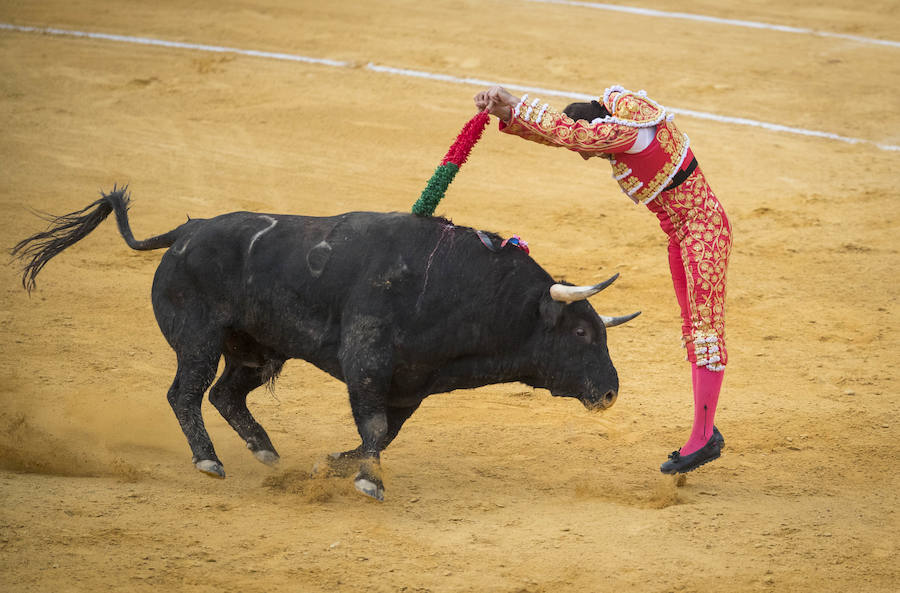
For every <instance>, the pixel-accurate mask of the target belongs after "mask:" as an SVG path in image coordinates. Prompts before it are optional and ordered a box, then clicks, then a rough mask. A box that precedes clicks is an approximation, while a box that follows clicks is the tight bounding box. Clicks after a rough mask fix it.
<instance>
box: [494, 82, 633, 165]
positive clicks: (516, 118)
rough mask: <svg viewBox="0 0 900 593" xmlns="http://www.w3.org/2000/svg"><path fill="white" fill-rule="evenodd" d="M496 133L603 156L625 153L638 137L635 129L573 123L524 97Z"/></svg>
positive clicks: (561, 114) (610, 124)
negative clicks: (499, 132)
mask: <svg viewBox="0 0 900 593" xmlns="http://www.w3.org/2000/svg"><path fill="white" fill-rule="evenodd" d="M500 130H501V131H502V132H506V133H507V134H513V135H515V136H520V137H522V138H525V139H526V140H531V141H532V142H537V143H539V144H546V145H548V146H561V147H563V148H568V149H569V150H575V151H578V152H593V153H604V154H614V153H617V152H624V151H626V150H628V149H629V148H630V147H631V146H632V145H633V144H634V141H635V140H636V139H637V134H638V131H637V128H632V127H629V126H624V125H622V124H618V123H614V122H598V123H596V124H590V123H588V122H586V121H584V120H577V121H576V120H573V119H572V118H571V117H569V116H567V115H566V114H565V113H560V112H558V111H556V110H555V109H553V108H552V107H550V105H549V104H547V103H541V100H540V99H534V100H531V101H529V100H528V95H525V96H523V97H522V100H521V101H519V104H518V105H516V107H515V108H514V109H513V110H512V116H511V117H510V118H509V121H508V122H502V121H501V122H500Z"/></svg>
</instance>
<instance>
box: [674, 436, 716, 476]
mask: <svg viewBox="0 0 900 593" xmlns="http://www.w3.org/2000/svg"><path fill="white" fill-rule="evenodd" d="M724 445H725V439H724V437H722V434H721V433H720V432H719V431H718V430H715V429H713V435H712V436H711V437H709V440H708V441H706V444H705V445H703V446H702V447H700V448H699V449H697V450H696V451H694V452H693V453H691V454H690V455H682V454H681V453H679V452H678V451H672V452H671V453H670V454H669V460H668V461H666V462H665V463H663V464H662V465H661V466H659V471H661V472H662V473H664V474H684V473H687V472H689V471H692V470H695V469H697V468H698V467H700V466H701V465H703V464H704V463H709V462H710V461H713V460H715V459H718V458H719V456H720V455H721V454H722V447H723V446H724Z"/></svg>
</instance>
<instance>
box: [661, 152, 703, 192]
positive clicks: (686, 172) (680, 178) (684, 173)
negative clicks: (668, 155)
mask: <svg viewBox="0 0 900 593" xmlns="http://www.w3.org/2000/svg"><path fill="white" fill-rule="evenodd" d="M696 168H697V159H696V157H695V158H693V159H691V164H689V165H688V166H687V169H681V170H679V171H678V173H675V177H673V178H672V182H671V183H670V184H669V185H667V186H666V189H664V190H663V191H669V190H670V189H675V188H676V187H678V186H679V185H681V184H682V183H684V180H685V179H687V178H688V177H690V176H691V173H693V172H694V169H696Z"/></svg>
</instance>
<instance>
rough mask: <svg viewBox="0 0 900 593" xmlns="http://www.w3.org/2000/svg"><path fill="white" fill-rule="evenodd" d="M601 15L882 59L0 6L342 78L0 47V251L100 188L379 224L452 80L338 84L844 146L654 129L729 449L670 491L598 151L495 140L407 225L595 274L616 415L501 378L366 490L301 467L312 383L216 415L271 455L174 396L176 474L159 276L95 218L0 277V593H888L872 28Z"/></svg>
mask: <svg viewBox="0 0 900 593" xmlns="http://www.w3.org/2000/svg"><path fill="white" fill-rule="evenodd" d="M612 1H613V2H615V1H616V0H612ZM628 1H630V3H631V4H633V5H636V6H641V7H644V8H651V9H656V10H663V11H684V10H689V11H690V12H692V13H696V14H704V15H710V16H716V17H720V18H729V19H742V20H750V21H759V22H766V23H774V24H780V25H788V26H793V27H799V28H806V29H811V30H816V31H826V32H831V33H841V34H849V35H857V36H862V37H867V38H871V39H882V40H888V41H892V42H893V45H890V44H875V43H868V42H865V41H861V40H852V39H847V38H841V37H833V36H823V35H816V34H812V33H790V32H784V31H774V30H769V29H754V28H747V27H738V26H732V25H727V24H723V23H715V22H698V21H692V20H684V19H673V18H663V17H657V16H648V15H640V14H633V13H622V12H612V11H608V10H597V9H592V8H588V7H584V6H576V5H571V4H552V3H546V2H529V1H526V0H491V1H474V0H470V1H457V2H448V1H443V0H438V1H433V2H432V1H421V0H418V1H412V0H387V1H384V2H364V1H346V2H333V3H328V2H320V1H307V2H296V1H289V0H268V1H259V2H252V1H250V0H230V1H224V2H213V1H211V0H198V1H195V2H187V3H186V2H179V1H174V0H163V1H160V2H153V3H150V2H140V1H138V0H122V1H119V2H115V3H113V2H99V1H96V0H68V1H66V2H62V1H58V0H51V1H46V2H39V3H37V2H4V3H2V4H0V22H2V23H7V24H13V25H19V26H35V27H55V28H59V29H68V30H77V31H90V32H100V33H108V34H118V35H127V36H133V37H147V38H154V39H164V40H171V41H181V42H190V43H199V44H209V45H217V46H227V47H233V48H243V49H255V50H262V51H268V52H283V53H287V54H295V55H303V56H310V57H316V58H327V59H334V60H343V61H348V62H351V63H352V67H335V66H329V65H324V64H316V63H303V62H296V61H286V60H275V59H267V58H264V57H253V56H248V55H240V54H234V53H212V52H209V51H201V50H196V49H185V48H176V47H168V48H167V47H159V46H148V45H137V44H132V43H123V42H118V41H114V40H109V39H90V38H84V37H81V38H79V37H73V36H67V35H50V34H41V33H39V32H23V31H17V30H9V29H6V30H2V29H0V122H2V124H3V131H2V134H0V214H2V217H0V237H2V239H3V245H4V248H7V249H8V248H9V247H11V246H12V245H13V244H15V242H17V241H18V240H20V239H22V238H24V237H25V236H27V235H30V234H32V233H34V232H36V231H38V230H41V229H42V228H43V227H42V223H41V222H40V220H39V219H37V218H35V217H34V216H33V214H32V213H31V212H30V211H29V209H34V210H39V211H49V212H53V213H57V214H61V213H65V212H70V211H73V210H76V209H79V208H81V207H83V206H85V205H87V204H88V203H89V202H91V201H92V200H94V199H95V198H96V197H97V195H98V193H97V192H98V190H99V189H101V188H102V189H105V190H109V189H111V188H112V186H113V184H116V183H118V184H122V183H128V184H130V188H131V190H132V193H133V198H134V205H133V208H132V210H131V221H132V225H133V228H134V229H135V233H136V235H138V236H139V237H147V236H150V235H154V234H158V233H161V232H164V231H166V230H169V229H170V228H173V227H174V226H176V225H177V224H180V223H181V222H182V221H183V220H184V219H185V216H186V215H190V216H191V217H195V218H202V217H208V216H213V215H216V214H219V213H223V212H228V211H232V210H242V209H246V210H259V211H268V212H286V213H301V214H313V215H322V214H336V213H340V212H344V211H348V210H383V211H391V210H408V209H409V208H410V206H411V205H412V203H413V202H414V201H415V199H416V198H417V197H418V195H419V193H420V192H421V190H422V188H423V187H424V184H425V182H426V180H427V179H428V178H429V177H430V175H431V173H432V172H433V170H434V168H435V166H437V164H438V162H439V161H440V158H441V157H442V156H443V154H444V152H445V151H446V150H447V147H448V146H449V145H450V142H451V141H452V140H453V138H454V137H455V136H456V134H457V132H458V131H459V128H460V127H461V126H462V124H463V123H464V122H465V121H466V120H467V119H468V118H469V117H470V116H471V115H473V114H474V108H473V105H472V100H471V98H472V96H473V95H474V94H475V93H476V92H477V91H478V90H480V89H481V86H480V85H477V84H463V83H458V82H454V81H441V80H435V79H433V78H415V77H409V76H401V75H395V74H386V73H382V72H379V71H376V70H373V69H371V68H367V67H366V64H368V63H370V62H372V63H375V64H378V65H383V66H391V67H395V68H407V69H413V70H419V71H423V72H430V73H433V74H446V75H450V76H454V77H460V78H462V77H469V78H474V79H479V80H488V81H498V82H502V83H504V84H507V85H519V86H528V87H541V88H544V89H559V90H565V91H572V92H578V93H590V92H595V93H601V92H602V90H603V89H604V88H605V87H606V86H608V85H610V84H614V83H621V84H623V85H625V86H626V87H629V88H634V89H646V90H647V91H648V92H649V93H650V95H651V96H652V97H654V98H656V99H658V100H659V101H660V102H661V103H662V104H664V105H667V106H670V107H672V108H676V109H682V110H694V111H697V112H702V113H711V114H717V115H721V116H726V117H729V118H746V119H748V120H754V121H759V122H768V123H771V124H779V125H782V126H788V127H793V128H798V129H806V130H814V131H821V132H828V133H832V134H836V135H839V136H843V137H847V138H855V139H859V140H861V142H858V143H849V142H844V141H841V140H838V139H833V138H823V137H815V136H804V135H801V134H797V133H791V132H785V131H777V130H772V129H767V128H764V127H759V126H750V125H738V124H735V123H729V122H728V121H715V120H711V119H704V118H701V117H697V116H691V115H690V114H685V113H682V114H679V115H678V116H677V122H678V123H679V125H680V127H681V128H682V129H683V130H685V131H686V132H687V133H688V134H689V135H690V137H691V141H692V145H693V146H694V147H695V152H696V154H697V156H698V158H699V160H700V163H701V166H702V167H703V169H704V171H705V173H706V175H707V177H708V178H709V180H710V181H711V183H712V185H713V187H714V189H715V191H716V193H717V194H718V195H719V197H720V199H721V200H722V201H723V203H724V204H725V207H726V209H727V211H728V213H729V215H730V217H731V220H732V223H733V225H734V229H735V238H736V240H735V252H734V256H733V260H732V264H731V268H730V270H729V301H728V307H729V312H728V323H729V326H728V332H729V334H728V336H729V352H730V355H731V364H730V365H729V367H728V372H727V375H726V379H725V387H724V390H723V393H722V398H721V403H720V408H719V414H718V416H717V424H718V426H719V427H720V428H721V430H722V432H723V433H724V434H725V437H726V439H727V442H728V445H727V448H726V450H725V454H724V455H723V457H722V458H721V459H720V460H718V461H717V462H715V463H713V464H710V465H708V466H706V467H704V468H703V469H702V470H699V471H697V472H695V473H693V474H690V476H689V477H688V478H687V479H686V481H684V483H681V484H677V483H676V481H675V480H673V478H671V477H667V476H662V475H661V474H660V473H659V472H658V466H659V464H660V463H661V462H662V461H663V460H664V459H665V457H666V454H667V453H668V452H669V451H671V450H672V449H674V448H676V447H677V446H679V445H680V444H681V443H682V442H683V440H684V439H685V438H686V436H687V433H688V431H689V428H690V421H691V395H690V380H689V376H690V375H689V373H688V367H687V365H686V364H685V363H684V362H683V361H682V352H681V350H680V347H679V341H678V334H679V320H678V316H677V310H676V303H675V298H674V296H673V294H672V288H671V284H670V282H671V281H670V279H669V276H668V271H667V267H666V255H665V249H664V246H665V242H664V240H665V238H664V236H663V234H662V233H661V232H660V231H659V228H658V226H657V223H656V220H655V217H653V216H652V215H651V214H650V213H648V212H647V211H646V210H645V209H643V208H640V207H635V206H632V205H631V202H630V201H629V200H628V199H627V198H626V197H624V196H623V195H622V194H621V193H620V192H619V190H618V188H617V187H616V186H615V184H614V182H613V181H611V180H610V179H609V171H608V167H607V166H606V164H605V163H604V162H597V161H593V162H590V163H584V162H583V161H582V160H581V159H579V158H577V156H575V155H572V154H569V153H567V152H566V151H562V150H550V149H548V148H545V147H541V146H538V145H536V144H530V143H526V142H523V141H520V140H517V139H515V138H510V137H507V136H505V135H503V134H499V133H498V132H497V131H496V123H492V127H491V129H490V130H488V131H487V133H486V135H485V137H484V138H483V139H482V141H481V142H480V143H479V144H478V146H476V147H475V150H474V152H473V154H472V156H471V158H470V160H469V162H468V164H467V165H466V166H465V167H464V168H463V170H462V171H461V173H460V174H459V175H458V177H457V179H456V181H455V182H454V184H453V185H452V186H451V188H450V191H449V193H448V195H447V197H446V198H445V199H444V201H443V202H442V203H441V205H440V207H439V209H438V213H439V214H443V215H445V216H448V217H449V218H452V219H453V221H454V222H455V223H457V224H462V225H467V226H474V227H477V228H483V229H488V230H492V231H495V232H498V233H500V234H503V235H505V236H508V235H511V234H518V235H521V236H522V237H524V238H525V239H526V240H527V241H529V243H530V244H531V248H532V251H531V253H532V256H533V257H534V258H535V259H536V260H537V261H538V262H540V263H541V264H542V265H543V266H544V267H545V268H547V269H548V270H549V271H550V272H551V273H552V274H554V276H556V277H557V278H561V279H567V280H570V281H573V282H576V283H582V284H584V283H588V282H592V281H598V280H601V279H603V278H606V277H608V276H610V275H612V274H613V273H615V272H619V273H620V274H621V277H620V279H619V281H618V282H617V283H616V285H615V287H614V288H612V289H610V290H607V291H605V292H604V293H603V294H602V295H601V296H598V297H596V298H595V299H594V300H593V302H594V306H595V308H597V309H598V310H599V311H601V312H603V313H605V314H622V313H627V312H630V311H633V310H636V309H640V310H642V311H643V315H642V316H641V317H639V318H638V319H637V320H635V321H634V322H632V323H630V324H628V325H626V326H623V327H620V328H615V329H613V330H611V331H610V334H609V342H610V351H611V353H612V356H613V360H614V362H615V363H616V366H617V368H618V371H619V375H620V379H621V392H620V397H619V400H618V403H617V404H616V405H615V406H614V407H613V408H612V409H610V410H608V411H607V412H606V413H604V414H590V413H588V412H587V411H585V410H584V409H583V408H582V406H581V404H580V403H578V402H577V401H574V400H562V399H556V398H552V397H551V396H550V395H549V393H547V392H546V391H542V390H532V389H530V388H527V387H525V386H523V385H517V384H514V385H500V386H493V387H490V388H484V389H479V390H474V391H463V392H457V393H454V394H449V395H441V396H435V397H433V398H431V399H429V400H428V401H426V403H425V404H424V405H423V406H422V408H421V409H420V411H419V412H417V414H416V415H415V416H414V417H413V419H412V420H411V421H410V422H409V423H408V424H407V425H406V426H405V427H404V430H403V432H402V433H401V435H400V437H399V438H398V439H397V441H396V442H395V443H394V444H393V445H392V446H391V447H390V448H389V449H388V450H387V452H386V453H385V455H384V467H385V474H386V475H385V479H386V486H387V500H386V501H385V502H384V503H382V504H379V503H376V502H374V501H371V500H368V499H366V498H364V497H362V496H360V495H358V494H357V493H356V492H355V491H354V490H353V488H352V485H351V483H350V481H349V480H346V479H338V478H321V479H310V478H309V477H308V473H309V470H310V468H311V467H312V466H313V465H314V464H315V463H316V461H317V460H319V459H321V458H322V456H323V455H325V454H326V453H329V452H331V451H336V450H342V449H344V448H347V447H348V446H355V444H356V439H357V435H356V430H355V428H354V426H353V423H352V420H351V417H350V409H349V405H348V403H347V396H346V391H345V389H344V386H343V384H341V383H339V382H337V381H335V380H333V379H332V378H330V377H329V376H327V375H325V374H324V373H322V372H320V371H319V370H317V369H316V368H314V367H312V366H310V365H308V364H307V363H304V362H302V361H291V362H289V363H288V364H287V365H286V367H285V371H284V373H283V375H282V379H281V380H280V382H279V384H278V386H277V388H276V392H275V396H273V395H270V394H269V393H267V392H266V391H265V390H264V389H260V390H258V391H256V392H254V393H253V394H252V395H251V400H252V402H251V407H252V409H253V411H254V413H255V414H256V415H257V417H258V418H259V419H260V420H261V422H262V423H263V424H264V425H265V426H266V427H267V429H268V430H269V434H270V435H272V437H273V440H274V441H275V444H276V446H277V447H278V449H279V451H280V453H281V454H282V458H283V460H282V465H281V467H280V468H279V469H277V470H272V469H270V468H268V467H266V466H263V465H261V464H259V463H257V462H256V461H255V460H254V459H253V457H252V456H251V455H250V454H249V453H248V452H247V451H246V449H245V448H244V444H243V443H242V442H241V441H240V439H238V438H237V436H236V435H235V434H234V433H233V432H232V431H231V429H230V428H228V426H227V425H226V424H225V422H224V421H223V420H222V419H221V417H219V416H218V414H216V413H215V411H214V410H212V408H211V407H209V406H208V405H206V404H204V410H205V417H206V421H207V426H208V427H209V430H210V433H211V435H212V438H213V441H214V442H215V443H216V446H217V449H218V452H219V455H220V456H221V457H222V459H223V461H224V463H225V466H226V469H227V471H228V478H227V479H226V480H224V481H218V480H212V479H209V478H207V477H205V476H203V475H202V474H200V473H198V472H197V471H195V470H194V469H193V468H192V466H191V463H190V452H189V449H188V447H187V445H186V443H185V442H184V437H183V436H182V434H181V432H180V430H179V428H178V424H177V422H176V420H175V418H174V416H173V415H172V413H171V410H170V409H169V407H168V404H167V403H166V398H165V393H166V390H167V389H168V386H169V384H170V382H171V379H172V376H173V373H174V368H175V367H174V355H173V353H172V352H171V350H170V349H169V347H168V346H167V344H166V343H165V341H164V339H163V338H162V335H161V334H160V332H159V330H158V328H157V326H156V323H155V320H154V317H153V311H152V309H151V305H150V300H149V291H150V284H151V281H152V277H153V272H154V270H155V267H156V265H157V263H158V261H159V258H160V256H161V252H142V253H138V252H132V251H131V250H129V249H128V248H127V247H126V246H125V244H124V242H123V241H122V239H121V237H120V236H119V235H118V232H117V230H116V228H115V224H113V222H112V221H111V220H109V221H107V222H106V223H104V224H103V225H101V226H100V227H99V228H98V229H97V230H96V231H95V232H94V233H93V234H91V235H90V236H89V237H88V238H87V239H85V240H84V241H82V242H81V243H79V244H78V245H76V246H74V247H72V248H70V249H69V250H68V251H66V252H65V253H63V254H62V255H61V256H59V257H58V258H56V259H55V260H53V261H52V262H51V263H50V264H49V265H48V266H47V268H46V269H45V270H44V272H43V273H42V275H41V276H40V277H39V278H38V285H39V286H38V290H37V291H36V292H34V293H33V294H32V295H31V297H30V298H29V297H28V296H27V295H26V293H25V292H24V291H23V290H22V287H21V285H20V277H19V271H18V268H17V267H16V266H15V265H8V266H3V267H2V268H0V298H2V301H0V331H2V334H0V336H2V340H0V343H2V346H0V349H2V350H0V351H2V357H0V397H2V402H3V404H2V406H0V589H2V590H3V591H5V592H9V593H13V592H26V591H27V592H49V591H53V592H68V591H77V592H81V591H90V592H95V591H135V592H142V591H147V592H150V591H153V592H159V591H209V592H217V593H218V592H240V593H255V592H266V593H268V592H271V591H301V592H356V591H373V592H374V591H378V592H381V591H384V592H400V591H405V592H414V591H415V592H426V591H430V592H434V593H441V592H479V593H495V592H496V593H557V592H569V591H572V592H588V591H618V592H660V593H661V592H668V591H677V592H682V591H697V592H709V591H728V592H731V593H740V592H745V591H803V592H810V593H813V592H814V593H823V592H841V593H843V592H846V591H856V592H893V591H896V590H897V589H898V586H900V585H898V583H900V569H898V565H897V557H898V539H900V535H898V534H900V505H898V501H900V477H898V469H897V465H898V462H900V445H898V443H900V420H898V412H900V404H898V399H897V395H898V385H900V382H898V376H897V373H898V353H900V348H898V346H900V339H898V335H900V334H898V330H900V327H898V325H900V324H898V313H897V311H898V295H900V285H898V276H897V270H898V269H900V256H898V250H900V190H898V171H900V152H898V151H897V150H890V149H889V148H890V147H891V146H893V147H896V146H897V145H900V102H898V99H897V93H898V91H900V47H898V46H897V41H900V7H898V4H897V3H896V2H895V1H893V0H891V1H888V0H875V1H873V2H866V3H857V2H849V1H843V2H842V1H840V0H818V1H816V2H813V1H811V0H801V1H799V2H790V3H784V2H775V1H773V0H766V1H763V2H754V3H747V2H737V1H735V0H726V1H713V0H701V1H700V2H694V3H692V4H691V5H690V7H689V8H685V7H684V5H683V3H681V2H675V1H673V0H628ZM622 2H623V3H625V2H626V0H622ZM546 98H548V99H551V100H552V102H553V103H554V104H556V105H558V106H559V107H562V106H563V105H564V104H565V103H566V102H567V101H566V99H564V98H561V97H546ZM879 145H883V146H879Z"/></svg>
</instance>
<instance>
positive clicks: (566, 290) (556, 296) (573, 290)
mask: <svg viewBox="0 0 900 593" xmlns="http://www.w3.org/2000/svg"><path fill="white" fill-rule="evenodd" d="M618 277H619V275H618V274H616V275H615V276H613V277H612V278H610V279H609V280H607V281H606V282H601V283H600V284H595V285H593V286H567V285H565V284H554V285H553V286H551V287H550V298H552V299H553V300H554V301H561V302H563V303H572V302H575V301H583V300H584V299H586V298H588V297H592V296H594V295H595V294H597V293H598V292H600V291H601V290H603V289H604V288H606V287H607V286H609V285H610V284H612V283H613V282H615V281H616V278H618Z"/></svg>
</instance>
